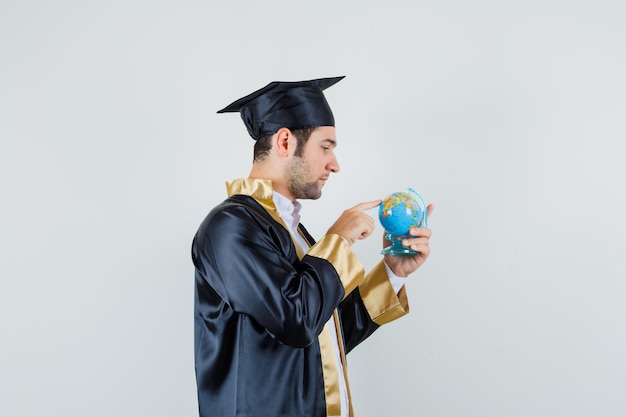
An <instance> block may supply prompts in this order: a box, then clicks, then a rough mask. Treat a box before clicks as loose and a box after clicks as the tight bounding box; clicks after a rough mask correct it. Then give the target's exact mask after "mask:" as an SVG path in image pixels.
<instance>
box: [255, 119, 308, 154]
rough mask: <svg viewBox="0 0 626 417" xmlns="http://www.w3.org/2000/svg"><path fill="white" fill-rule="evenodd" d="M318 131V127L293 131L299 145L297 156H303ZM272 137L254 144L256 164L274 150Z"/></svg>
mask: <svg viewBox="0 0 626 417" xmlns="http://www.w3.org/2000/svg"><path fill="white" fill-rule="evenodd" d="M315 129H317V127H307V128H304V129H294V130H292V131H291V133H293V135H294V136H295V137H296V139H297V140H298V145H297V146H296V153H295V155H296V156H302V152H303V151H304V145H306V142H307V141H308V140H309V137H311V133H313V131H314V130H315ZM272 136H274V135H273V134H272V135H267V136H263V137H262V138H260V139H257V141H256V142H255V143H254V158H253V161H254V162H258V161H262V160H263V159H265V157H266V156H267V155H268V154H269V151H270V149H272Z"/></svg>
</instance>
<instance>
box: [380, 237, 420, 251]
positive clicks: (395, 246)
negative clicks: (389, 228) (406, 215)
mask: <svg viewBox="0 0 626 417" xmlns="http://www.w3.org/2000/svg"><path fill="white" fill-rule="evenodd" d="M404 237H410V236H393V235H392V234H391V233H387V235H386V236H385V239H387V240H388V241H390V242H391V246H387V247H386V248H385V249H383V250H382V251H381V252H380V253H382V254H383V255H391V256H415V255H417V254H418V252H417V251H415V250H413V249H411V248H407V247H406V246H403V245H402V239H403V238H404Z"/></svg>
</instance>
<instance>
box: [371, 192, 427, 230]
mask: <svg viewBox="0 0 626 417" xmlns="http://www.w3.org/2000/svg"><path fill="white" fill-rule="evenodd" d="M410 191H412V190H410ZM414 193H415V192H414V191H413V192H397V193H393V194H390V195H389V196H387V197H386V198H385V199H384V200H383V202H382V203H381V205H380V208H379V213H378V218H379V220H380V224H381V225H382V226H383V227H384V228H385V231H386V232H387V233H389V234H391V235H393V236H403V235H406V234H408V233H409V229H410V228H411V227H419V226H420V224H421V223H422V221H423V219H424V217H425V216H424V214H425V213H424V207H423V203H422V202H421V201H420V198H419V196H416V195H415V194H416V193H415V194H414Z"/></svg>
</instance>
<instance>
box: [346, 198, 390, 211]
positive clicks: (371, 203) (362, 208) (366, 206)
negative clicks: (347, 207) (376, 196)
mask: <svg viewBox="0 0 626 417" xmlns="http://www.w3.org/2000/svg"><path fill="white" fill-rule="evenodd" d="M382 201H383V200H374V201H366V202H363V203H359V204H357V205H356V206H354V207H353V208H354V209H356V210H359V211H366V210H370V209H373V208H374V207H378V206H379V205H380V203H382Z"/></svg>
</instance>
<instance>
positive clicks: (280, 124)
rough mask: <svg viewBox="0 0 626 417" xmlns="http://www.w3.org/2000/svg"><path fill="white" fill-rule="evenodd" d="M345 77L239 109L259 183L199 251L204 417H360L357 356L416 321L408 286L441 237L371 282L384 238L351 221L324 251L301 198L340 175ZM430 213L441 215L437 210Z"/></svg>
mask: <svg viewBox="0 0 626 417" xmlns="http://www.w3.org/2000/svg"><path fill="white" fill-rule="evenodd" d="M342 78H343V77H336V78H324V79H316V80H310V81H301V82H273V83H270V84H268V85H267V86H265V87H264V88H262V89H260V90H257V91H255V92H254V93H252V94H250V95H248V96H246V97H243V98H242V99H239V100H237V101H235V102H234V103H232V104H231V105H229V106H227V107H226V108H224V109H223V110H220V111H219V112H220V113H223V112H239V113H240V114H241V117H242V119H243V121H244V124H245V125H246V127H247V129H248V132H249V133H250V135H251V136H252V138H253V139H254V140H256V142H255V147H254V160H253V164H252V170H251V171H250V175H249V176H248V177H247V178H244V179H238V180H235V181H232V182H228V183H227V191H228V196H229V197H228V198H227V199H226V200H225V201H224V202H222V203H221V204H219V205H218V206H217V207H215V208H214V209H213V210H212V211H211V212H210V213H209V214H208V215H207V217H206V218H205V219H204V221H203V223H202V224H201V226H200V228H199V229H198V232H197V234H196V236H195V238H194V241H193V246H192V257H193V262H194V265H195V268H196V273H195V281H196V290H195V361H196V379H197V388H198V402H199V407H200V415H201V417H208V416H211V417H226V416H228V417H231V416H241V417H243V416H245V417H323V416H337V417H348V416H353V411H352V403H351V401H350V390H349V385H348V379H347V373H346V361H345V354H346V353H347V352H349V351H350V350H351V349H353V348H354V347H355V346H356V345H358V344H359V343H360V342H362V341H363V340H365V339H366V338H367V337H368V336H369V335H371V334H372V332H374V331H375V330H376V329H377V328H378V327H379V326H380V325H383V324H385V323H388V322H390V321H392V320H395V319H397V318H399V317H401V316H403V315H405V314H407V313H408V302H407V297H406V293H405V289H404V286H403V284H404V278H405V277H406V276H408V275H409V274H410V273H412V272H414V271H415V270H416V269H417V268H418V267H419V266H420V265H422V264H423V262H424V261H425V260H426V258H427V257H428V254H429V252H430V249H429V245H428V243H429V239H430V236H431V232H430V230H429V229H425V228H419V229H412V232H411V233H412V237H411V238H410V239H406V240H405V242H403V243H404V244H405V245H407V246H410V247H411V248H413V249H415V250H417V251H418V252H419V253H418V255H415V256H401V257H393V256H385V258H384V260H381V261H380V263H379V264H378V265H377V266H376V267H375V268H374V269H373V270H372V271H370V272H369V273H367V274H365V271H364V268H363V266H362V264H361V262H360V261H359V260H358V259H357V257H356V255H355V254H354V252H353V251H352V249H351V245H352V244H354V242H356V241H357V240H359V239H364V238H366V237H368V236H369V235H370V234H371V233H372V232H373V230H374V219H372V218H371V217H370V216H369V215H367V214H366V213H365V211H366V210H369V209H372V208H375V207H377V206H378V205H379V204H380V200H375V201H369V202H364V203H360V204H357V205H356V206H354V207H352V208H350V209H348V210H346V211H345V212H343V213H342V215H341V216H340V217H339V218H338V219H337V220H336V221H335V223H334V224H333V225H332V226H331V227H330V228H329V229H328V232H327V233H326V234H325V235H324V236H322V237H321V238H320V239H319V241H317V242H315V240H314V239H313V238H312V237H311V236H310V235H309V233H308V232H307V231H306V229H305V228H304V227H303V226H302V225H301V224H300V208H301V205H300V203H299V202H298V199H317V198H319V197H320V196H321V195H322V187H323V186H324V184H325V182H326V181H327V180H328V178H329V176H330V174H331V173H336V172H339V163H338V161H337V158H336V157H335V154H334V149H335V146H336V145H337V138H336V135H335V127H334V126H335V123H334V117H333V114H332V112H331V110H330V107H329V106H328V103H327V102H326V99H325V97H324V94H323V90H324V89H326V88H328V87H330V86H332V85H333V84H335V83H337V82H338V81H340V80H341V79H342ZM428 211H429V213H430V212H431V211H432V206H429V209H428Z"/></svg>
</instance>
